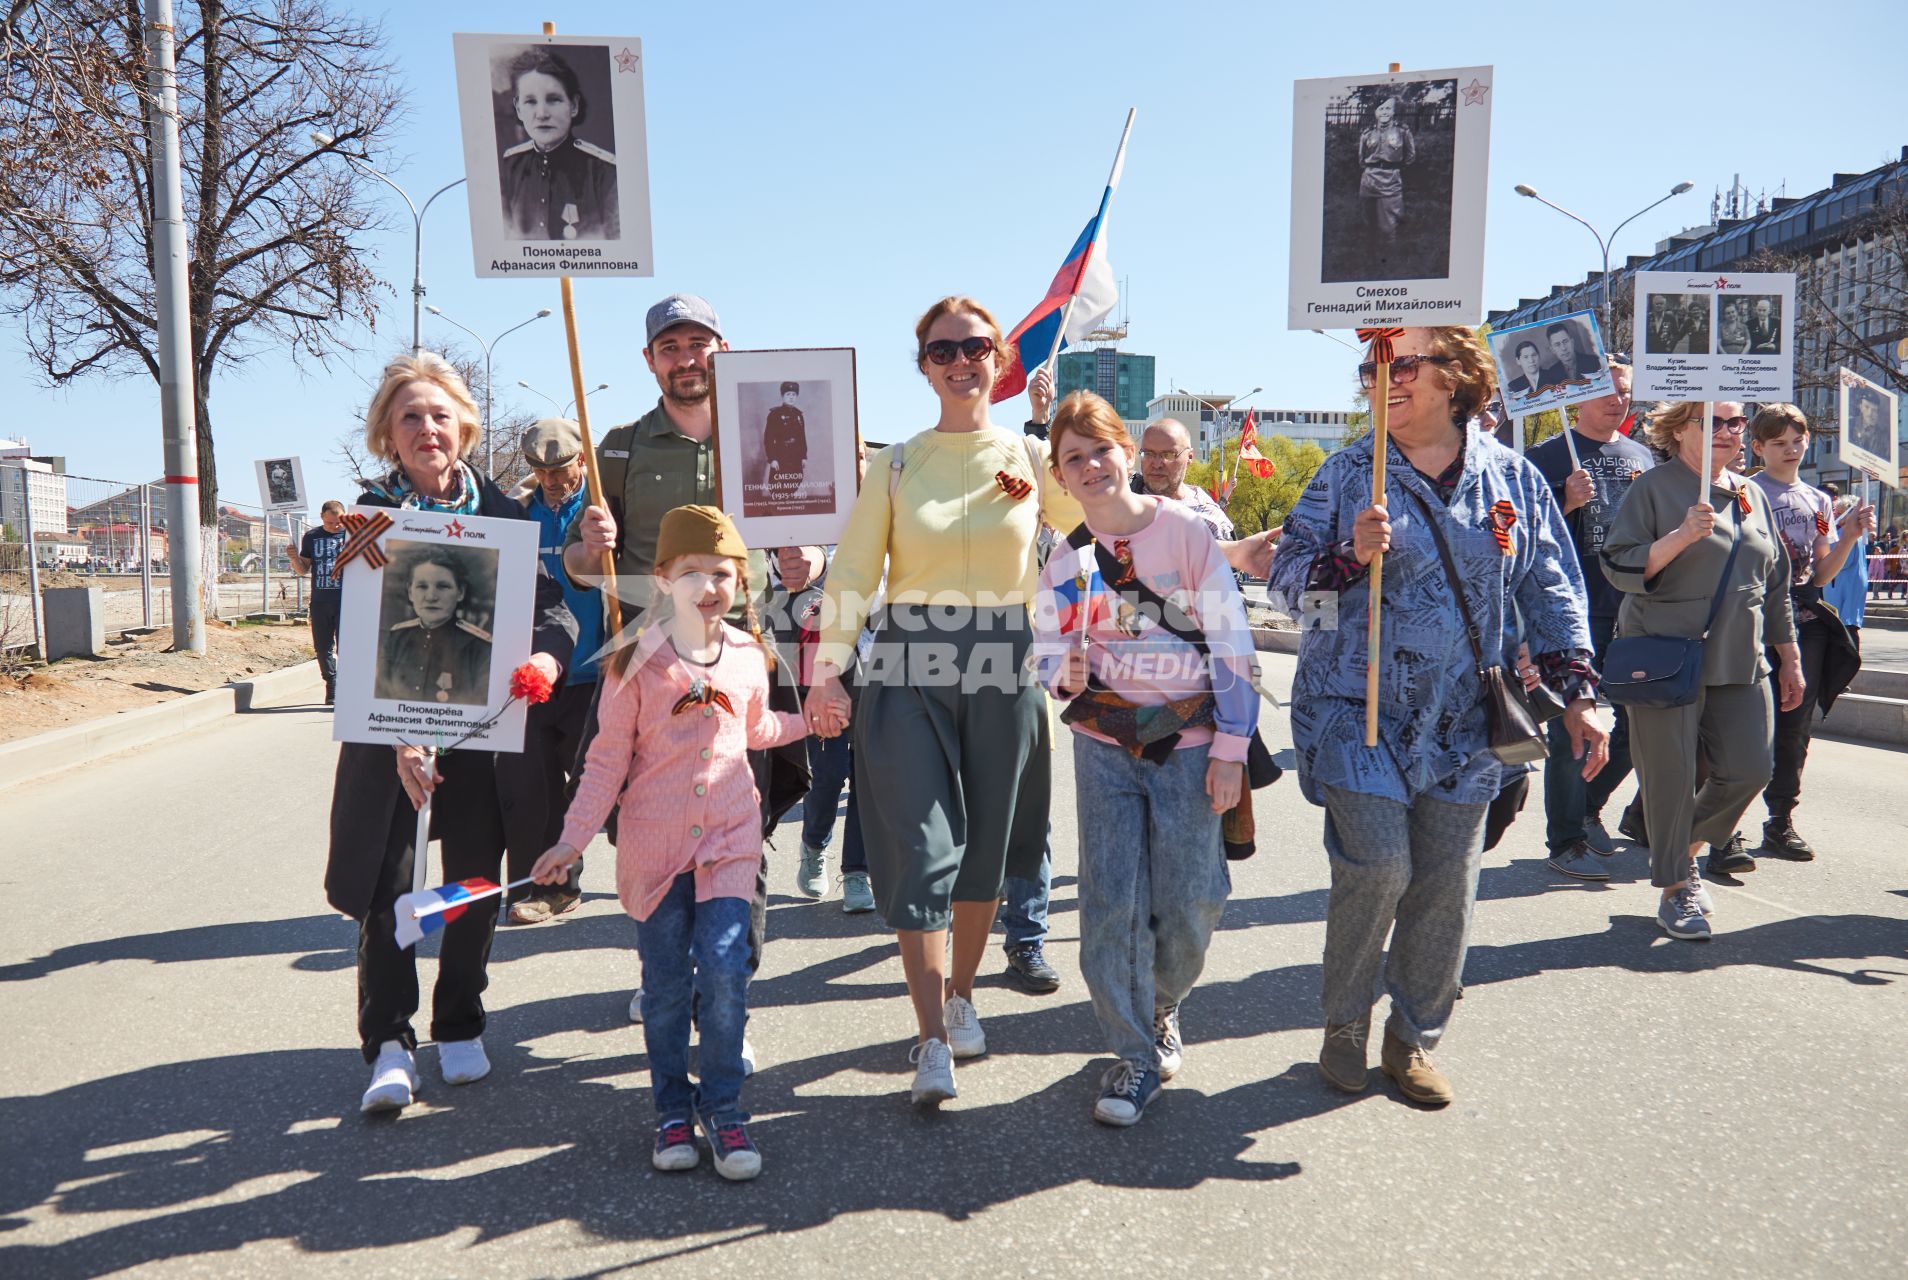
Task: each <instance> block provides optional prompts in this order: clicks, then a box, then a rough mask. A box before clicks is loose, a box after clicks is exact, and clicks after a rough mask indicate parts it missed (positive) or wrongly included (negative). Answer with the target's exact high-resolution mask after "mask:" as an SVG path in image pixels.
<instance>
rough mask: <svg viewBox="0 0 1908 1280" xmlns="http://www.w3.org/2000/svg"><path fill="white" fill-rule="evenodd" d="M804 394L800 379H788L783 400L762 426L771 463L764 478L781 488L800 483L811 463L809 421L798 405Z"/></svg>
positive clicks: (763, 450)
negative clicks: (809, 458)
mask: <svg viewBox="0 0 1908 1280" xmlns="http://www.w3.org/2000/svg"><path fill="white" fill-rule="evenodd" d="M801 394H802V387H801V384H800V383H799V382H784V383H783V384H782V403H780V404H778V405H776V406H775V407H774V408H772V409H770V410H769V411H768V419H767V421H766V422H765V423H764V425H763V427H762V454H763V456H764V458H766V459H767V462H768V471H767V475H766V476H765V477H764V479H765V480H767V481H768V482H769V483H770V484H774V485H776V487H777V488H782V487H785V486H789V487H792V486H793V485H798V484H800V483H801V480H802V473H803V470H804V469H805V468H806V467H807V465H808V420H807V419H806V418H804V417H802V411H801V410H800V409H798V408H796V407H795V401H796V399H797V398H798V397H800V395H801Z"/></svg>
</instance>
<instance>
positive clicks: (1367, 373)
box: [1358, 356, 1452, 391]
mask: <svg viewBox="0 0 1908 1280" xmlns="http://www.w3.org/2000/svg"><path fill="white" fill-rule="evenodd" d="M1451 363H1452V360H1451V357H1450V356H1399V357H1398V358H1397V359H1396V360H1393V361H1392V362H1391V382H1392V385H1393V386H1399V387H1402V386H1404V385H1405V384H1406V383H1408V382H1416V381H1417V380H1418V369H1419V367H1420V366H1422V365H1427V364H1451ZM1358 385H1359V386H1361V387H1363V388H1364V389H1365V390H1367V391H1369V390H1371V389H1372V388H1373V387H1375V386H1377V385H1378V366H1377V365H1375V364H1373V363H1372V362H1371V361H1369V360H1367V361H1365V363H1363V364H1361V365H1359V366H1358Z"/></svg>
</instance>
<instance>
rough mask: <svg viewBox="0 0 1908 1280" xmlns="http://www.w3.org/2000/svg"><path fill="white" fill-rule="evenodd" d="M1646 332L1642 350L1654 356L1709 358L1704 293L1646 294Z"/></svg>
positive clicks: (1707, 318)
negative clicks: (1647, 318)
mask: <svg viewBox="0 0 1908 1280" xmlns="http://www.w3.org/2000/svg"><path fill="white" fill-rule="evenodd" d="M1649 313H1650V314H1649V329H1648V332H1647V333H1646V334H1645V335H1644V339H1643V350H1644V351H1645V352H1646V353H1647V354H1649V355H1653V356H1670V355H1699V356H1700V355H1708V354H1709V351H1710V348H1709V298H1708V296H1707V295H1705V294H1693V293H1653V294H1651V295H1649Z"/></svg>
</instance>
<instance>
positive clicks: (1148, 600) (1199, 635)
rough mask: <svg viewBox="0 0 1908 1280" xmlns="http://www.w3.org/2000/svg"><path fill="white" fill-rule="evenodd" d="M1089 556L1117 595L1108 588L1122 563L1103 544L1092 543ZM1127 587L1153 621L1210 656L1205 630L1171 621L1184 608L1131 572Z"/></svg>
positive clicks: (1121, 570) (1121, 569)
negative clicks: (1150, 612) (1151, 614)
mask: <svg viewBox="0 0 1908 1280" xmlns="http://www.w3.org/2000/svg"><path fill="white" fill-rule="evenodd" d="M1085 528H1086V526H1085V525H1081V526H1080V530H1084V529H1085ZM1080 530H1076V531H1075V532H1079V531H1080ZM1091 539H1092V535H1090V534H1089V535H1088V540H1089V541H1091ZM1068 542H1069V543H1071V542H1072V539H1068ZM1093 558H1094V559H1095V560H1096V561H1098V562H1099V566H1100V577H1101V578H1102V579H1103V580H1105V581H1106V582H1107V583H1108V585H1109V589H1112V590H1114V593H1115V594H1116V595H1117V594H1120V592H1119V590H1118V589H1117V588H1112V587H1111V584H1112V583H1114V582H1115V581H1117V580H1118V579H1119V577H1120V575H1121V574H1122V573H1124V572H1125V571H1126V566H1125V565H1123V564H1121V563H1120V562H1119V561H1118V560H1117V559H1115V558H1114V556H1113V553H1112V552H1110V551H1108V550H1107V549H1106V545H1105V544H1104V543H1101V542H1094V543H1093ZM1127 589H1128V590H1130V591H1131V592H1132V595H1133V598H1134V599H1135V600H1137V601H1138V602H1139V603H1141V604H1143V605H1145V606H1147V607H1148V608H1149V609H1151V610H1152V611H1153V613H1154V614H1155V615H1156V616H1155V618H1154V621H1156V622H1157V623H1159V625H1160V626H1161V627H1163V628H1165V629H1166V630H1167V631H1168V632H1170V633H1171V634H1172V635H1174V636H1177V637H1178V638H1179V639H1181V640H1183V641H1185V642H1186V643H1187V644H1189V645H1191V646H1192V647H1193V648H1195V649H1197V650H1199V652H1200V653H1202V654H1205V655H1206V656H1208V657H1210V656H1211V655H1212V649H1211V647H1210V646H1209V645H1208V644H1207V643H1206V633H1205V632H1204V631H1201V630H1200V629H1199V628H1198V627H1196V626H1194V625H1193V624H1192V623H1190V622H1175V621H1174V620H1173V615H1174V614H1175V613H1179V614H1182V615H1183V614H1184V612H1185V610H1183V609H1181V608H1180V607H1179V606H1178V605H1176V604H1174V603H1173V602H1172V601H1170V600H1168V599H1167V598H1166V597H1165V596H1162V595H1161V594H1159V592H1157V591H1155V590H1153V589H1152V588H1151V587H1149V586H1147V585H1146V584H1145V583H1144V582H1142V581H1140V579H1139V575H1138V574H1135V575H1134V576H1133V581H1132V582H1131V583H1129V584H1127Z"/></svg>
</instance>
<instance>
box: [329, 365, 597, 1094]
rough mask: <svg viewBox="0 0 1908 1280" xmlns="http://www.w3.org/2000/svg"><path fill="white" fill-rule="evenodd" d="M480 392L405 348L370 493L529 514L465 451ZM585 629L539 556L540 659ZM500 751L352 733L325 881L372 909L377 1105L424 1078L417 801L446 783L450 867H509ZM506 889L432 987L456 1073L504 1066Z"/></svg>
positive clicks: (368, 422) (354, 904) (391, 369)
mask: <svg viewBox="0 0 1908 1280" xmlns="http://www.w3.org/2000/svg"><path fill="white" fill-rule="evenodd" d="M479 435H480V428H479V425H478V415H477V404H476V401H474V400H473V399H472V398H471V394H470V389H469V388H468V387H466V386H465V385H464V380H463V379H462V378H461V377H459V376H458V374H457V371H456V370H455V369H453V368H452V367H451V366H450V364H449V363H448V362H447V361H445V360H444V359H443V358H442V357H440V356H437V355H434V354H431V353H429V352H424V353H420V354H417V355H410V356H401V357H399V358H398V359H396V360H393V361H392V362H391V363H390V364H388V365H386V366H385V369H384V379H383V381H382V382H381V383H380V384H379V386H378V390H377V393H376V394H375V395H373V396H372V397H371V407H370V408H369V409H368V410H367V411H366V414H365V445H366V447H367V448H368V449H369V450H370V451H371V452H372V453H373V454H375V455H376V456H378V457H380V458H383V459H386V460H387V461H389V462H391V463H393V464H394V466H393V469H392V471H391V473H390V474H389V475H387V476H386V477H384V479H383V480H381V481H379V482H378V483H376V484H373V485H371V486H370V487H369V488H368V489H367V490H366V491H365V492H364V493H362V494H360V495H359V497H358V503H359V505H361V506H381V507H408V508H411V509H413V510H423V511H444V512H452V513H456V514H462V515H474V516H486V517H493V518H496V519H499V520H523V519H527V518H528V517H526V516H525V514H524V511H523V508H522V507H521V506H519V505H518V504H517V503H515V502H513V501H511V500H510V499H509V498H507V497H505V496H504V494H503V493H502V491H501V490H499V489H498V488H497V486H496V485H494V484H493V483H491V481H490V480H489V479H488V478H486V477H484V476H482V475H479V474H478V473H477V472H476V471H475V470H473V469H472V468H471V466H470V464H469V463H467V462H465V461H464V460H463V455H464V454H465V453H467V452H468V451H469V450H471V449H472V448H473V447H474V446H475V445H476V444H477V441H478V437H479ZM575 641H576V620H575V618H573V617H572V616H571V615H570V611H569V610H568V609H567V608H565V607H564V604H563V591H562V589H561V587H559V586H558V584H557V582H556V580H555V579H554V578H552V577H551V576H550V574H549V572H548V571H547V570H546V569H545V568H544V567H543V565H542V564H541V562H539V564H538V566H537V588H536V615H535V631H534V636H533V641H532V646H531V647H532V649H533V650H534V652H533V654H532V656H531V658H530V661H531V663H532V664H533V665H535V666H537V667H539V668H541V669H542V671H543V674H544V675H546V676H548V677H549V678H550V680H551V682H552V683H553V684H554V683H559V682H560V677H561V675H562V671H563V666H564V664H565V663H567V662H568V661H569V660H570V651H571V648H572V646H573V645H574V644H575ZM495 761H496V756H495V754H494V753H492V752H489V751H462V750H460V751H452V752H448V753H446V754H445V755H444V756H442V757H440V758H439V760H438V761H437V768H436V771H435V774H433V772H432V769H431V765H430V761H429V760H427V759H426V758H425V756H424V753H423V752H422V750H420V749H418V748H415V747H399V748H396V749H395V752H394V750H393V749H392V748H390V747H380V746H374V745H370V744H366V743H355V742H347V743H345V744H344V745H343V746H342V747H340V748H339V751H338V774H337V781H336V784H335V786H334V788H333V791H332V796H331V852H330V857H329V859H328V861H327V863H326V865H325V895H326V897H327V898H328V899H329V900H330V902H331V905H332V906H334V907H336V908H337V909H338V910H340V911H342V912H344V913H345V914H346V915H349V916H352V917H354V918H355V919H356V920H357V921H358V1038H359V1040H360V1042H361V1043H362V1046H363V1049H364V1060H365V1061H366V1062H368V1063H371V1064H372V1072H371V1085H370V1088H368V1089H367V1090H366V1091H365V1094H364V1101H363V1109H364V1110H365V1111H390V1110H396V1109H398V1108H401V1107H404V1106H407V1105H409V1103H410V1101H411V1096H412V1094H413V1092H414V1091H415V1090H416V1088H417V1083H418V1077H417V1063H416V1060H415V1059H414V1057H413V1056H412V1054H413V1051H414V1050H415V1049H416V1048H417V1036H416V1033H415V1032H413V1031H412V1030H411V1015H412V1014H414V1013H416V1012H417V1005H418V990H417V964H416V959H415V957H414V955H413V954H412V952H410V951H408V950H405V949H403V948H400V947H399V946H398V945H397V940H396V936H395V934H396V921H395V919H394V916H393V912H392V905H393V903H394V902H395V901H396V899H397V897H398V896H399V895H400V894H403V893H405V892H407V891H408V890H409V889H410V886H411V869H412V863H413V860H414V859H415V858H416V857H417V855H418V852H419V851H418V850H416V849H414V848H413V847H412V845H413V843H414V840H415V833H416V827H417V810H418V808H419V807H421V806H422V804H423V802H424V798H425V796H427V795H433V794H434V795H435V796H436V801H435V803H434V804H433V806H432V809H431V834H432V836H433V837H435V838H436V839H437V840H439V841H441V842H442V845H443V850H444V868H443V870H444V879H445V880H447V881H448V880H463V879H468V878H469V877H472V876H484V877H486V878H493V879H494V878H495V877H496V876H497V873H498V868H499V866H500V865H501V860H502V858H503V849H504V836H503V819H502V815H501V813H500V812H499V809H498V803H497V788H496V781H495V776H494V766H495ZM496 924H497V899H495V898H490V899H486V900H485V901H483V902H479V903H477V904H475V905H473V906H472V907H470V908H469V909H468V910H466V911H465V912H464V913H463V914H462V915H461V916H459V917H458V918H457V919H456V920H453V921H451V922H450V923H449V924H448V925H446V926H445V928H444V931H443V945H442V948H441V950H440V951H439V953H438V964H437V988H436V990H435V992H434V993H433V996H432V1001H431V1038H432V1039H433V1040H435V1041H437V1049H438V1058H439V1062H440V1064H441V1066H442V1068H443V1076H444V1081H445V1083H446V1084H469V1083H471V1082H472V1081H474V1080H481V1079H483V1077H484V1076H486V1075H488V1074H489V1073H490V1061H489V1059H488V1058H487V1057H485V1055H484V1044H483V1033H484V1002H483V993H484V988H485V986H486V985H487V984H488V982H489V978H488V976H487V974H486V972H485V969H486V966H487V965H488V963H489V960H490V941H491V937H492V936H493V934H494V933H495V931H496Z"/></svg>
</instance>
